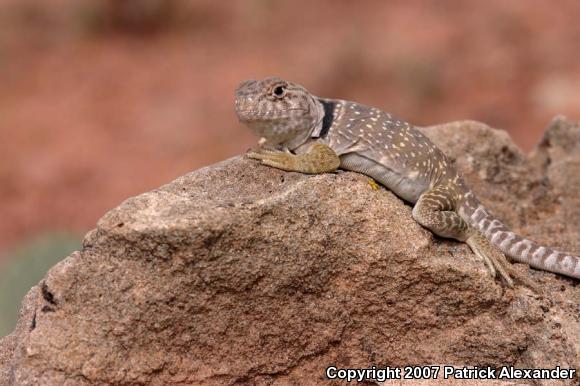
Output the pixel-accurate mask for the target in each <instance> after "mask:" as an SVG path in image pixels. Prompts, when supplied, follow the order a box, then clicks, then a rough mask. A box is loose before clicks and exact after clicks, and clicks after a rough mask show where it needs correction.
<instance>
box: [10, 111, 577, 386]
mask: <svg viewBox="0 0 580 386" xmlns="http://www.w3.org/2000/svg"><path fill="white" fill-rule="evenodd" d="M425 130H426V132H427V133H428V135H429V136H430V137H431V138H432V139H433V140H434V141H435V142H437V143H438V144H439V145H440V146H441V147H442V148H443V149H445V151H446V152H447V153H448V154H449V155H450V157H451V158H452V159H453V160H455V162H456V163H457V166H458V168H460V170H461V171H462V172H463V174H464V175H465V177H466V180H467V181H468V183H470V184H471V186H472V187H473V188H474V190H475V191H476V192H477V193H478V195H479V196H480V198H481V199H482V201H484V202H485V203H487V204H488V206H489V207H490V208H492V209H493V211H494V212H495V213H496V214H497V215H498V216H500V217H501V218H503V219H504V220H505V221H506V222H507V223H508V224H510V225H511V226H513V228H514V229H515V230H516V231H520V232H522V233H524V234H527V235H530V236H533V238H535V239H537V240H538V241H543V242H546V243H549V244H556V245H557V246H560V247H562V248H564V249H575V250H580V240H579V239H578V232H579V228H578V227H579V224H580V221H578V219H579V218H580V217H579V216H580V205H578V196H579V195H578V191H579V189H578V186H579V185H578V184H579V182H580V173H578V172H577V171H578V165H579V163H580V151H578V146H579V145H578V144H580V129H579V126H578V125H576V124H572V123H570V122H567V121H565V120H563V119H560V120H558V121H555V122H554V123H553V124H552V126H551V128H550V129H549V130H548V132H547V133H546V136H545V138H544V140H543V141H542V143H541V144H540V145H539V146H538V147H537V149H536V150H535V152H534V154H532V155H531V156H530V157H527V156H526V155H524V154H523V153H522V152H521V151H520V150H519V149H518V148H517V147H515V146H514V145H513V143H512V142H511V141H510V139H509V137H508V136H507V135H506V134H505V133H503V132H500V131H497V130H493V129H490V128H488V127H487V126H485V125H483V124H480V123H476V122H459V123H450V124H445V125H441V126H435V127H432V128H428V129H425ZM518 269H519V270H521V271H522V272H525V273H526V274H529V276H530V277H531V278H532V279H533V280H535V281H537V282H538V283H539V284H540V285H541V286H542V287H543V288H545V289H546V295H545V297H542V296H539V295H537V294H534V293H532V292H531V291H530V290H529V289H527V288H524V287H518V288H516V289H515V290H510V289H505V288H502V286H501V285H500V284H499V283H498V282H497V281H495V280H494V279H492V278H491V277H490V276H489V274H488V272H487V271H486V269H485V267H484V265H483V263H482V262H481V261H479V260H478V259H477V258H476V257H475V256H474V255H473V254H472V253H471V251H470V250H469V248H468V247H467V246H466V245H465V244H462V243H459V242H455V241H451V240H444V239H440V238H436V237H434V236H433V235H432V234H431V233H430V232H428V231H427V230H425V229H423V228H421V227H420V226H419V225H418V224H417V223H415V222H414V221H413V220H412V218H411V207H410V206H408V205H406V204H405V203H403V202H402V201H401V200H399V199H398V198H396V197H395V196H394V195H393V194H392V193H390V192H389V191H386V190H385V189H383V188H380V189H378V190H376V189H373V187H372V186H371V184H369V180H368V178H366V177H365V176H362V175H359V174H356V173H351V172H339V173H336V174H324V175H317V176H307V175H302V174H299V173H286V172H282V171H279V170H275V169H272V168H268V167H264V166H260V165H258V164H257V163H256V162H255V161H252V160H248V159H246V158H243V157H236V158H233V159H230V160H227V161H224V162H221V163H219V164H216V165H212V166H210V167H206V168H204V169H200V170H197V171H195V172H193V173H190V174H188V175H186V176H183V177H181V178H179V179H177V180H175V181H174V182H172V183H170V184H168V185H165V186H163V187H161V188H159V189H157V190H154V191H152V192H149V193H144V194H142V195H139V196H137V197H133V198H130V199H128V200H126V201H125V202H123V203H122V204H121V205H120V206H119V207H117V208H115V209H113V210H112V211H110V212H109V213H107V214H106V215H105V216H104V217H103V218H102V219H101V220H100V221H99V222H98V225H97V228H96V229H95V230H93V231H91V232H89V234H88V235H87V236H86V237H85V240H84V246H83V250H82V251H80V252H75V253H73V254H72V255H71V256H69V257H67V258H66V259H64V260H63V261H62V262H61V263H59V264H58V265H56V266H55V267H54V268H52V269H51V270H50V272H49V273H48V274H47V275H46V277H45V279H44V280H43V281H42V282H41V283H39V284H38V285H37V286H36V287H34V288H32V290H31V291H30V292H29V294H28V295H27V296H26V298H25V299H24V301H23V305H22V310H21V315H20V319H19V322H18V326H17V328H16V330H15V331H14V333H13V334H12V335H10V336H8V337H6V338H4V339H3V340H2V341H0V384H2V385H12V384H16V385H39V384H41V385H97V384H122V385H143V384H151V385H165V384H172V385H191V384H204V385H223V384H233V383H236V382H237V383H241V384H256V383H257V384H270V383H273V382H278V383H281V384H315V383H320V382H323V381H324V380H325V368H326V367H327V366H329V365H336V366H337V367H351V368H353V367H362V368H366V367H369V366H371V365H377V366H391V367H393V366H404V365H420V364H452V365H471V366H495V367H499V366H508V365H511V366H516V367H519V368H553V367H555V366H560V367H561V368H578V367H580V366H579V365H580V363H579V358H580V317H579V315H580V288H579V287H578V285H577V281H574V280H573V279H567V278H564V277H562V276H557V275H554V274H551V273H546V272H540V271H534V270H532V269H529V268H528V267H527V266H524V265H518ZM440 377H441V376H440ZM577 379H578V378H576V379H575V380H568V381H566V382H567V383H569V384H572V382H574V381H577ZM566 382H565V383H566Z"/></svg>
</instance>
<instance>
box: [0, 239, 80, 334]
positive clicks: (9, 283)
mask: <svg viewBox="0 0 580 386" xmlns="http://www.w3.org/2000/svg"><path fill="white" fill-rule="evenodd" d="M80 239H81V238H80V237H79V236H78V235H72V234H66V233H51V234H46V235H43V236H39V237H36V238H34V239H32V240H29V241H28V242H26V243H24V244H23V245H21V246H20V247H17V248H15V249H14V250H13V251H12V252H11V253H9V255H8V259H7V260H6V259H2V260H3V261H4V262H3V263H2V264H1V265H0V338H1V337H3V336H5V335H8V334H9V333H11V332H12V330H13V329H14V326H15V325H16V321H17V319H18V311H19V309H20V303H21V301H22V298H23V297H24V295H26V293H27V292H28V291H29V290H30V288H31V287H33V286H34V285H36V284H37V283H38V282H39V281H40V280H41V279H42V278H43V277H44V275H45V274H46V272H47V271H48V270H49V269H50V268H51V267H52V266H53V265H55V264H56V263H58V262H59V261H60V260H62V259H63V258H65V257H66V256H68V255H69V254H70V253H71V252H73V251H75V250H77V249H79V248H80Z"/></svg>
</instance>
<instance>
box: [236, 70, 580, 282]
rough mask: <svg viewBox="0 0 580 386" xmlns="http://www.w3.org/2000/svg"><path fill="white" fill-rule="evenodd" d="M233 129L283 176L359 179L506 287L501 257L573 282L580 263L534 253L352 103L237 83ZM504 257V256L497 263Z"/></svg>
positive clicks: (424, 148)
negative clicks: (392, 197) (399, 203)
mask: <svg viewBox="0 0 580 386" xmlns="http://www.w3.org/2000/svg"><path fill="white" fill-rule="evenodd" d="M235 97H236V100H235V108H236V113H237V115H238V118H239V120H240V122H242V123H243V124H245V125H247V126H248V127H249V128H250V129H251V130H252V131H253V132H254V133H256V134H257V135H258V136H259V137H260V138H261V139H260V149H258V150H257V151H252V152H250V153H248V156H249V157H250V158H253V159H257V160H260V161H261V163H263V164H265V165H269V166H272V167H275V168H278V169H282V170H286V171H296V172H301V173H310V174H317V173H327V172H333V171H335V170H336V169H338V168H341V169H345V170H351V171H355V172H359V173H363V174H365V175H367V176H369V177H371V178H373V179H374V180H376V181H378V182H379V183H380V184H382V185H384V186H385V187H386V188H388V189H389V190H391V191H392V192H393V193H395V194H396V195H397V196H398V197H400V198H402V199H404V200H405V201H407V202H410V203H412V204H414V207H413V211H412V215H413V218H414V219H415V220H416V221H417V222H418V223H419V224H421V225H422V226H424V227H425V228H427V229H429V230H430V231H431V232H433V233H434V234H436V235H438V236H441V237H446V238H453V239H456V240H459V241H463V242H466V243H467V244H468V245H469V246H470V247H471V249H472V250H473V252H474V253H475V254H476V255H477V256H479V257H480V258H481V259H482V260H483V261H484V262H485V264H486V265H487V267H488V269H489V270H490V272H491V274H492V275H493V276H497V275H498V274H499V276H500V278H502V279H503V280H504V281H505V283H506V284H507V285H508V286H510V287H511V286H513V280H512V278H511V276H512V275H514V271H513V270H512V269H511V267H510V264H509V262H508V260H507V259H506V256H505V255H507V256H509V257H510V258H511V259H513V260H515V261H518V262H522V263H527V264H529V265H530V266H532V267H534V268H538V269H542V270H545V271H550V272H555V273H560V274H563V275H567V276H570V277H573V278H576V279H580V256H572V255H571V254H568V253H564V252H560V251H557V250H555V249H553V248H550V247H545V246H540V245H538V244H536V243H535V242H533V241H531V240H528V239H526V238H524V237H522V236H520V235H517V234H516V233H514V232H512V231H511V230H510V229H508V227H507V226H506V225H505V224H503V223H502V222H501V221H499V220H498V219H497V218H495V217H493V216H492V215H491V214H490V213H489V211H488V210H487V209H486V208H485V207H484V206H483V205H482V204H481V202H480V201H479V200H478V199H477V198H476V196H475V194H474V193H473V192H472V190H471V189H470V188H469V187H468V186H467V185H466V183H465V182H464V180H463V179H462V178H461V176H460V175H459V174H458V173H457V171H456V169H455V167H454V166H453V164H452V163H451V162H450V161H449V159H448V158H447V157H446V156H445V154H443V152H442V151H441V150H440V149H438V148H437V147H436V146H435V145H434V144H433V143H432V142H431V141H430V140H429V139H428V138H427V137H426V136H425V135H423V134H422V133H421V132H420V131H419V130H417V129H416V128H415V127H413V126H412V125H411V124H409V123H407V122H404V121H402V120H400V119H398V118H396V117H394V116H393V115H391V114H389V113H386V112H383V111H381V110H379V109H377V108H374V107H369V106H365V105H362V104H358V103H355V102H349V101H345V100H337V99H325V98H319V97H316V96H314V95H312V94H310V93H309V92H308V91H307V90H306V89H305V88H304V87H302V86H300V85H298V84H295V83H291V82H288V81H285V80H283V79H280V78H266V79H264V80H261V81H254V80H248V81H245V82H242V83H241V84H240V85H239V87H238V88H237V89H236V92H235ZM504 253H505V255H504Z"/></svg>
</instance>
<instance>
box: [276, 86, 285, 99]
mask: <svg viewBox="0 0 580 386" xmlns="http://www.w3.org/2000/svg"><path fill="white" fill-rule="evenodd" d="M284 94H286V87H285V86H276V87H274V95H275V96H277V97H278V98H282V97H283V96H284Z"/></svg>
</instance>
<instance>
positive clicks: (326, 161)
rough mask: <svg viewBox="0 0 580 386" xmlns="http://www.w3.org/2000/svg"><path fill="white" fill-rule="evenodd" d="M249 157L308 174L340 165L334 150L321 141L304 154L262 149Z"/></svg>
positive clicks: (329, 169) (249, 154) (332, 168)
mask: <svg viewBox="0 0 580 386" xmlns="http://www.w3.org/2000/svg"><path fill="white" fill-rule="evenodd" d="M248 157H250V158H253V159H257V160H260V161H261V162H262V164H264V165H268V166H272V167H275V168H277V169H282V170H286V171H289V172H301V173H308V174H319V173H328V172H333V171H335V170H336V169H337V168H338V167H339V166H340V158H339V157H338V155H337V154H336V153H335V152H334V150H332V149H331V148H330V147H328V146H327V145H323V144H321V143H315V144H312V145H311V146H310V147H309V148H308V150H307V151H306V152H305V153H302V154H292V153H287V152H284V151H279V150H267V149H261V150H258V151H252V152H250V153H248Z"/></svg>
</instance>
